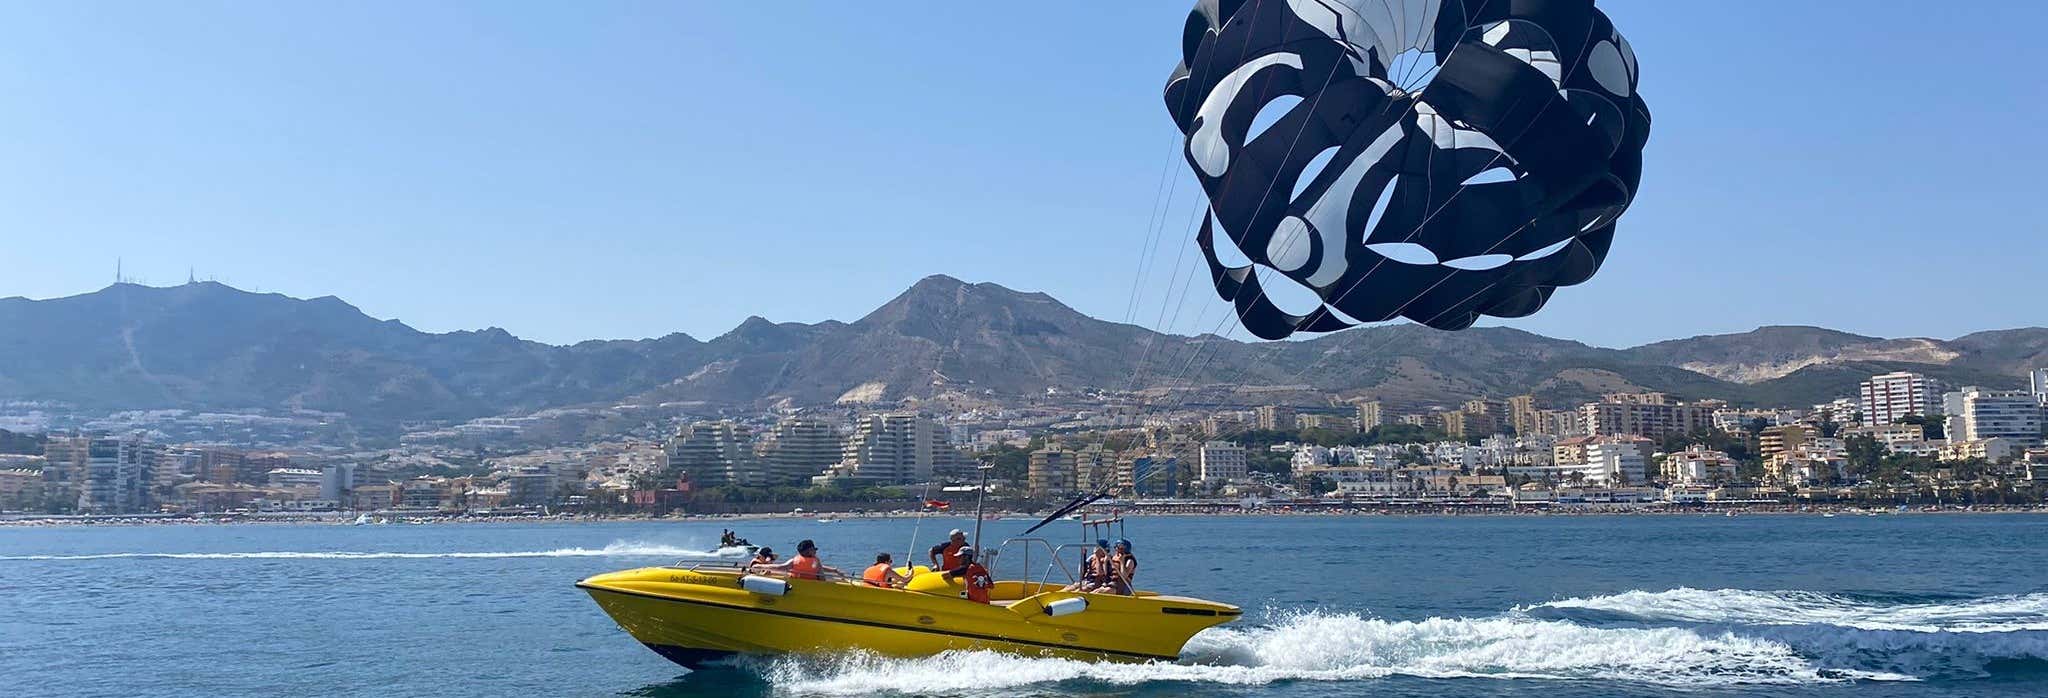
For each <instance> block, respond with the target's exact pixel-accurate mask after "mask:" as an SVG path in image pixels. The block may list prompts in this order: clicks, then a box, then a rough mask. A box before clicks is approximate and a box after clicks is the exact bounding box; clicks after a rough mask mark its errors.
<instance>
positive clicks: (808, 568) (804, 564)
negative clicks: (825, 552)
mask: <svg viewBox="0 0 2048 698" xmlns="http://www.w3.org/2000/svg"><path fill="white" fill-rule="evenodd" d="M819 564H820V563H819V562H818V556H816V555H798V556H796V559H793V560H790V561H789V576H791V577H795V578H797V579H817V578H818V565H819Z"/></svg>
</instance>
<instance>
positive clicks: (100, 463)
mask: <svg viewBox="0 0 2048 698" xmlns="http://www.w3.org/2000/svg"><path fill="white" fill-rule="evenodd" d="M158 451H160V449H153V448H151V447H150V446H149V444H147V443H145V442H143V440H142V437H141V436H140V435H130V436H127V437H125V438H108V437H88V436H80V437H66V438H52V439H50V442H49V443H48V444H46V445H45V446H44V454H45V455H46V457H47V458H48V462H49V465H46V466H45V468H46V469H48V468H51V467H63V468H66V469H67V470H68V471H69V472H68V478H67V479H68V480H69V481H68V482H67V483H66V484H67V485H68V486H69V489H67V490H65V491H63V493H62V494H63V495H65V496H69V495H74V494H75V495H76V497H77V507H78V508H77V511H78V513H81V514H135V513H142V512H147V511H149V510H150V505H151V501H150V500H151V498H150V491H149V488H150V485H152V484H154V478H153V472H152V466H154V465H155V464H156V454H157V452H158ZM60 463H62V464H63V465H61V466H60V465H59V464H60Z"/></svg>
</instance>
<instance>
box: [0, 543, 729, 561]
mask: <svg viewBox="0 0 2048 698" xmlns="http://www.w3.org/2000/svg"><path fill="white" fill-rule="evenodd" d="M746 555H747V550H746V549H745V548H719V549H717V550H711V551H706V550H703V549H698V548H682V547H676V546H672V545H662V544H658V543H642V542H637V541H614V542H613V543H611V544H610V545H606V546H604V547H602V548H556V549H554V550H511V551H478V552H375V551H371V552H358V551H347V550H336V551H297V550H273V551H255V552H227V553H92V554H84V555H0V560H116V559H123V558H143V559H163V560H433V559H445V558H525V557H664V558H677V559H700V560H717V559H735V558H741V557H745V556H746Z"/></svg>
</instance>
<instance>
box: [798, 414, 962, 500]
mask: <svg viewBox="0 0 2048 698" xmlns="http://www.w3.org/2000/svg"><path fill="white" fill-rule="evenodd" d="M946 432H947V429H946V427H945V426H944V425H941V424H939V423H938V422H934V421H932V420H930V419H927V418H925V417H921V416H918V415H916V414H909V413H896V414H875V415H868V416H866V417H862V418H861V419H860V421H859V423H857V424H856V425H855V427H854V431H853V436H851V437H848V438H847V440H846V446H845V448H843V449H841V450H840V452H839V463H838V464H836V465H833V466H832V468H831V469H830V470H827V471H826V472H825V474H823V475H819V476H817V477H813V478H811V481H812V482H815V483H817V484H821V485H822V484H831V483H832V482H834V481H848V480H850V481H857V482H868V483H875V484H891V485H893V484H905V485H907V484H912V483H918V482H928V481H931V480H932V479H933V478H946V477H958V476H964V475H965V474H966V473H967V472H968V470H969V469H970V468H971V467H972V464H971V463H970V462H969V461H968V460H967V458H966V457H965V456H962V455H960V452H959V451H956V450H954V449H953V447H952V446H951V445H949V444H947V443H946Z"/></svg>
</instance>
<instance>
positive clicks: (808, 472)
mask: <svg viewBox="0 0 2048 698" xmlns="http://www.w3.org/2000/svg"><path fill="white" fill-rule="evenodd" d="M842 446H843V443H842V441H841V439H840V436H839V430H838V429H835V428H833V427H832V425H831V424H829V423H826V422H825V421H824V420H821V419H813V418H810V417H788V418H784V419H783V420H782V421H779V422H776V423H775V428H774V429H771V430H769V431H768V433H766V434H763V435H762V436H761V442H760V443H758V444H755V445H754V461H755V463H756V464H758V465H759V468H758V472H757V473H755V475H756V476H755V477H749V476H747V475H742V477H741V478H740V479H741V480H742V481H745V482H746V483H747V484H753V485H802V484H809V483H810V480H811V477H812V476H815V475H817V474H818V473H821V472H824V471H825V470H826V469H827V468H831V467H832V466H833V465H834V464H836V463H838V462H839V456H840V448H841V447H842Z"/></svg>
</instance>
